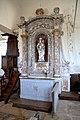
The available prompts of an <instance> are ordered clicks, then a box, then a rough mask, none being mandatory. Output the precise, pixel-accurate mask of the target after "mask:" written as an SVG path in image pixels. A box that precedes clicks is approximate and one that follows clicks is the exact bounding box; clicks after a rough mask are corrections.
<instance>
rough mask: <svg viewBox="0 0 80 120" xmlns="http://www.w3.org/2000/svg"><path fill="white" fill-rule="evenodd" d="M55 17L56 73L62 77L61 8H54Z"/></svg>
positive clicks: (53, 15)
mask: <svg viewBox="0 0 80 120" xmlns="http://www.w3.org/2000/svg"><path fill="white" fill-rule="evenodd" d="M52 17H53V30H52V33H53V40H54V73H55V75H60V44H59V40H60V38H61V33H62V23H63V15H62V14H59V8H58V7H56V8H54V13H53V14H52Z"/></svg>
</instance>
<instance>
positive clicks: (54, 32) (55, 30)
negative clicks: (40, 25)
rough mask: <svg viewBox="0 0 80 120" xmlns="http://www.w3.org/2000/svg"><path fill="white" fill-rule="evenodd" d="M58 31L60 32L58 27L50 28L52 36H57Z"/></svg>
mask: <svg viewBox="0 0 80 120" xmlns="http://www.w3.org/2000/svg"><path fill="white" fill-rule="evenodd" d="M60 32H61V31H60V29H53V30H52V33H53V35H54V36H59V34H60Z"/></svg>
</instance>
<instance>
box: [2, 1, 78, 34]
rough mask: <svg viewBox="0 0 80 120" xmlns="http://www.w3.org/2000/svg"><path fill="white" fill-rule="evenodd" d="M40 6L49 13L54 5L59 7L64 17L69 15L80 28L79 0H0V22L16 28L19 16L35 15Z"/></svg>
mask: <svg viewBox="0 0 80 120" xmlns="http://www.w3.org/2000/svg"><path fill="white" fill-rule="evenodd" d="M40 7H42V8H43V9H44V11H45V14H51V13H52V12H53V9H54V8H55V7H59V8H60V13H62V14H63V15H64V18H65V16H67V15H71V16H72V24H75V28H77V29H80V0H0V24H1V25H3V26H5V27H6V28H9V29H11V30H13V29H17V24H18V23H19V22H20V21H19V20H20V16H24V17H25V19H26V20H28V19H29V18H32V17H34V16H35V11H36V9H37V8H40ZM1 29H2V28H1V27H0V30H1ZM3 29H4V28H3ZM6 30H7V29H6ZM2 32H4V33H5V32H7V31H5V30H4V31H2V30H1V33H2Z"/></svg>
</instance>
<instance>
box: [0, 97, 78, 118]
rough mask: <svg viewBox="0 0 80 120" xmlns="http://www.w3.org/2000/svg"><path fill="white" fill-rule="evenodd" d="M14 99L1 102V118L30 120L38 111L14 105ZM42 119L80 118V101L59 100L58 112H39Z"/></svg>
mask: <svg viewBox="0 0 80 120" xmlns="http://www.w3.org/2000/svg"><path fill="white" fill-rule="evenodd" d="M12 101H13V100H12V99H11V100H10V101H9V103H8V104H4V103H3V102H1V103H0V120H28V119H29V118H30V117H31V116H34V115H35V114H36V111H31V110H26V109H21V108H20V109H19V108H15V107H12ZM39 115H40V120H80V102H79V101H67V100H59V102H58V108H57V112H56V114H54V116H53V118H52V117H51V115H50V114H48V113H44V112H39Z"/></svg>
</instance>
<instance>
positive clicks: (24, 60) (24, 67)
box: [18, 16, 28, 76]
mask: <svg viewBox="0 0 80 120" xmlns="http://www.w3.org/2000/svg"><path fill="white" fill-rule="evenodd" d="M18 27H19V28H21V30H22V33H21V38H22V66H21V67H22V68H21V69H22V75H24V76H26V75H27V39H28V35H27V32H26V21H25V18H24V17H23V16H21V17H20V23H19V24H18Z"/></svg>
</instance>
